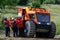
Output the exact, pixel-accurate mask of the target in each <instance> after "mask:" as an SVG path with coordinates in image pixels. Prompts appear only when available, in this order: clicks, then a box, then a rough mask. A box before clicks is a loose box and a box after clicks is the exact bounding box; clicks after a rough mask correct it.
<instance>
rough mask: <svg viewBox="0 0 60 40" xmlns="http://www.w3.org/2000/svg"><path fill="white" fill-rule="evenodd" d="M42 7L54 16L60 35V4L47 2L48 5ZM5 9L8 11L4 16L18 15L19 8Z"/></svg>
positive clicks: (0, 25)
mask: <svg viewBox="0 0 60 40" xmlns="http://www.w3.org/2000/svg"><path fill="white" fill-rule="evenodd" d="M42 8H46V9H48V10H49V11H50V13H51V16H52V21H54V22H55V24H56V34H57V35H60V5H52V4H47V5H42ZM5 10H6V12H7V13H5V14H3V13H2V17H3V16H6V17H8V18H10V17H16V16H17V10H13V9H5ZM1 19H2V18H0V30H1V29H3V26H2V24H1Z"/></svg>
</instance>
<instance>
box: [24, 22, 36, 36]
mask: <svg viewBox="0 0 60 40" xmlns="http://www.w3.org/2000/svg"><path fill="white" fill-rule="evenodd" d="M25 26H26V35H27V37H34V34H35V24H34V22H33V21H26V22H25Z"/></svg>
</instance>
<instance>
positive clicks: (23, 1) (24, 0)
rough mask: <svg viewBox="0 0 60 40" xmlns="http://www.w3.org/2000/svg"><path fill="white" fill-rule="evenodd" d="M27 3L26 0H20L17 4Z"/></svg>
mask: <svg viewBox="0 0 60 40" xmlns="http://www.w3.org/2000/svg"><path fill="white" fill-rule="evenodd" d="M27 3H28V0H20V1H19V3H18V5H26V4H27Z"/></svg>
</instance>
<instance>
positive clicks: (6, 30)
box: [5, 27, 10, 37]
mask: <svg viewBox="0 0 60 40" xmlns="http://www.w3.org/2000/svg"><path fill="white" fill-rule="evenodd" d="M5 36H6V37H10V28H9V27H6V28H5Z"/></svg>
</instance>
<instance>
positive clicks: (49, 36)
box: [47, 22, 56, 38]
mask: <svg viewBox="0 0 60 40" xmlns="http://www.w3.org/2000/svg"><path fill="white" fill-rule="evenodd" d="M55 34H56V25H55V23H54V22H51V28H50V31H49V32H48V34H47V37H48V38H54V37H55Z"/></svg>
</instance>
